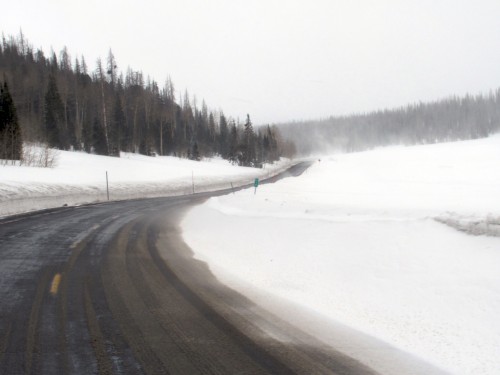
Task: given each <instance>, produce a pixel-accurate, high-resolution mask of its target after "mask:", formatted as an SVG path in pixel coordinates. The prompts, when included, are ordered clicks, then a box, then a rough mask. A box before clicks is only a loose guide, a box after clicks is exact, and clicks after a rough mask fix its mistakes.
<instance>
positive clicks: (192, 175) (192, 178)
mask: <svg viewBox="0 0 500 375" xmlns="http://www.w3.org/2000/svg"><path fill="white" fill-rule="evenodd" d="M191 181H192V183H193V194H194V171H191Z"/></svg>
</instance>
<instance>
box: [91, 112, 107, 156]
mask: <svg viewBox="0 0 500 375" xmlns="http://www.w3.org/2000/svg"><path fill="white" fill-rule="evenodd" d="M92 146H93V149H94V152H95V153H96V154H97V155H108V144H107V142H106V135H105V133H104V127H103V126H102V124H101V122H100V121H99V118H98V117H97V116H96V117H94V124H93V126H92Z"/></svg>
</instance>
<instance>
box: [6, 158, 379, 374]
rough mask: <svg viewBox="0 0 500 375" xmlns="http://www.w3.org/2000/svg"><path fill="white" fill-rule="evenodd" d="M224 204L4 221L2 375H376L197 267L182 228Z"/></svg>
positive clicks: (123, 208) (91, 210)
mask: <svg viewBox="0 0 500 375" xmlns="http://www.w3.org/2000/svg"><path fill="white" fill-rule="evenodd" d="M309 165H310V164H309V163H301V164H298V165H296V166H294V167H292V168H291V169H290V170H288V171H287V172H285V173H284V174H283V175H281V176H280V177H278V178H284V177H288V176H294V175H299V174H301V173H302V172H303V171H304V170H306V169H307V168H308V167H309ZM276 179H277V178H273V179H272V180H271V181H269V182H273V181H275V180H276ZM222 193H224V192H219V193H206V194H195V195H192V196H183V197H168V198H154V199H144V200H134V201H122V202H111V203H106V204H98V205H88V206H80V207H66V208H61V209H55V210H47V211H43V212H38V213H34V214H27V215H19V216H15V217H9V218H5V219H3V220H0V301H1V304H0V374H295V373H297V374H299V373H301V374H329V373H332V374H333V373H335V374H372V373H373V372H372V371H371V370H370V369H368V368H366V367H364V366H363V365H361V364H360V363H359V362H357V361H355V360H353V359H351V358H348V357H346V356H344V355H342V354H340V353H338V352H336V351H335V350H334V349H332V348H329V347H327V346H325V345H324V344H321V343H319V342H316V340H315V339H314V338H312V337H309V336H308V335H307V333H304V332H300V331H298V330H296V329H295V328H293V327H291V326H289V325H287V324H286V323H284V322H282V321H281V320H280V319H279V318H278V317H275V316H271V315H268V314H266V313H265V312H262V311H261V310H260V309H259V308H258V306H255V305H254V304H253V303H252V302H251V301H249V300H248V299H246V298H245V297H243V296H241V295H239V294H238V293H236V292H234V291H233V290H231V289H230V288H229V287H227V286H224V285H222V284H220V283H219V282H218V281H217V280H216V279H215V278H214V277H213V275H212V274H211V272H210V271H209V269H208V267H207V266H206V264H204V263H202V262H199V261H197V260H194V259H193V258H192V252H191V250H190V249H189V248H188V247H187V246H186V245H185V243H184V242H183V241H182V238H181V235H180V232H179V229H178V223H179V221H180V219H181V218H182V215H183V214H184V212H185V211H186V210H188V209H189V208H190V207H191V206H192V205H195V204H199V203H202V202H203V201H204V200H205V199H207V197H209V196H212V195H215V194H222ZM225 193H227V191H226V192H225ZM266 332H275V334H273V335H272V336H273V337H271V336H270V335H269V334H266ZM278 336H279V337H280V340H277V339H276V337H278Z"/></svg>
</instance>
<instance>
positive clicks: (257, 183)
mask: <svg viewBox="0 0 500 375" xmlns="http://www.w3.org/2000/svg"><path fill="white" fill-rule="evenodd" d="M253 186H254V187H255V190H254V192H253V194H254V195H255V194H257V187H258V186H259V179H258V178H256V179H255V180H254V182H253Z"/></svg>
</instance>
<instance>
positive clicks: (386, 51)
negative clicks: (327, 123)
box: [0, 0, 500, 124]
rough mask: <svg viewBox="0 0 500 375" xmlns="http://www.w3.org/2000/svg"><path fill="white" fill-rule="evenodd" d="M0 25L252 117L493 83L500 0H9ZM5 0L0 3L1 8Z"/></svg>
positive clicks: (312, 114) (365, 105)
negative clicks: (111, 61) (171, 84)
mask: <svg viewBox="0 0 500 375" xmlns="http://www.w3.org/2000/svg"><path fill="white" fill-rule="evenodd" d="M3 9H4V11H2V12H1V13H0V30H2V31H3V32H4V33H5V34H7V35H9V34H16V35H17V34H18V32H19V29H20V28H22V30H23V32H24V34H25V36H26V37H27V38H28V39H29V40H30V41H31V43H32V44H33V45H34V47H42V48H43V49H44V51H45V52H46V54H47V55H48V53H49V52H50V48H51V47H53V49H54V50H55V51H56V52H57V53H59V52H60V50H61V49H62V47H63V46H67V47H68V49H69V51H70V53H71V55H72V57H74V56H75V55H77V54H83V55H85V57H86V59H87V63H88V65H89V67H90V68H92V70H93V69H94V68H95V60H96V59H97V57H99V56H101V57H102V58H103V59H105V57H106V56H107V52H108V50H109V48H110V47H111V48H112V50H113V53H114V55H115V57H116V59H117V62H118V66H119V69H120V70H123V71H125V70H126V68H127V66H129V65H130V66H131V67H132V68H133V69H135V70H142V71H143V72H144V74H145V75H147V74H149V75H151V77H153V78H154V79H155V80H156V81H158V82H159V84H160V86H163V82H164V80H165V78H166V77H167V75H170V76H171V77H172V80H173V82H174V84H175V86H176V90H177V91H178V92H179V91H182V92H184V90H185V89H186V88H187V89H188V91H189V93H190V94H195V95H196V97H197V100H198V103H201V100H202V99H205V101H206V102H207V105H208V106H209V107H210V108H215V109H219V108H222V109H223V110H224V112H225V113H226V114H227V115H229V116H232V117H235V118H237V117H239V118H240V119H244V117H245V115H246V113H250V115H251V117H252V120H253V122H254V123H257V124H261V123H267V122H278V121H286V120H293V119H311V118H320V117H327V116H330V115H343V114H349V113H353V112H366V111H370V110H375V109H380V108H385V107H395V106H400V105H405V104H408V103H412V102H418V101H420V100H421V101H427V100H434V99H439V98H442V97H447V96H449V95H451V94H457V95H463V94H465V93H466V92H469V93H473V94H476V93H480V92H484V93H487V92H488V91H489V90H490V89H496V88H498V87H500V1H499V0H470V1H465V0H409V1H404V0H400V1H396V0H371V1H370V0H359V1H355V0H350V1H349V0H343V1H337V0H330V1H328V0H210V1H208V0H176V1H173V0H162V1H151V0H142V1H131V0H119V1H118V0H111V1H102V0H87V1H75V0H16V1H15V2H9V4H8V5H7V6H6V7H5V6H4V7H3ZM5 10H6V11H5Z"/></svg>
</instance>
